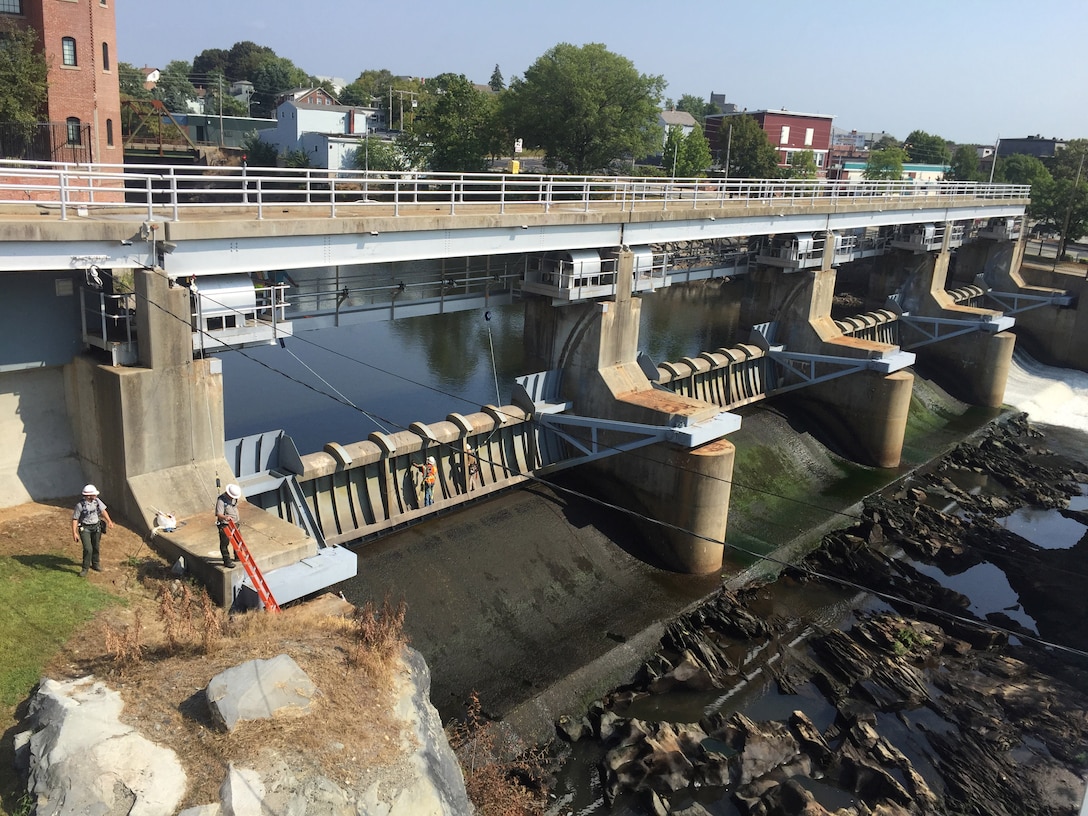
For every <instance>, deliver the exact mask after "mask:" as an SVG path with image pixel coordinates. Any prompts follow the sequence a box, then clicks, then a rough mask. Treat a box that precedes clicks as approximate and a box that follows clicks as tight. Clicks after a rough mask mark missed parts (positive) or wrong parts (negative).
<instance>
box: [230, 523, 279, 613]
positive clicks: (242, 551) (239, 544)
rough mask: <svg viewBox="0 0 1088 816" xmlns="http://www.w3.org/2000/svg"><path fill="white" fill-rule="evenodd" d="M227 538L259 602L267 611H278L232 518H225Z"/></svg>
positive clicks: (269, 590) (270, 591)
mask: <svg viewBox="0 0 1088 816" xmlns="http://www.w3.org/2000/svg"><path fill="white" fill-rule="evenodd" d="M226 530H227V538H228V539H230V543H231V544H232V545H234V551H235V552H236V553H237V554H238V560H239V561H241V562H242V566H243V567H245V568H246V574H247V575H248V576H249V580H251V581H252V582H253V586H254V587H255V588H256V590H257V597H259V598H260V599H261V603H263V604H264V608H265V609H267V610H268V611H269V612H279V611H280V605H279V604H278V603H276V599H275V598H273V597H272V590H271V589H269V588H268V584H266V583H265V580H264V576H263V575H261V570H260V569H259V568H258V567H257V562H256V561H254V560H253V556H252V555H251V554H250V552H249V547H247V546H246V543H245V542H244V541H242V533H241V531H240V530H239V529H238V525H236V524H235V523H234V519H227V526H226Z"/></svg>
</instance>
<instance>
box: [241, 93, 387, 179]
mask: <svg viewBox="0 0 1088 816" xmlns="http://www.w3.org/2000/svg"><path fill="white" fill-rule="evenodd" d="M373 113H374V111H373V109H371V108H361V107H354V106H351V105H335V104H327V103H326V102H324V101H322V102H320V103H312V102H297V101H295V100H294V99H290V98H288V99H285V100H284V101H283V102H282V103H280V105H279V107H277V108H276V128H275V130H271V131H268V132H266V133H262V134H261V139H262V140H263V141H265V142H268V143H270V144H273V145H275V146H276V149H277V150H278V151H279V152H280V153H286V152H287V151H288V150H301V151H303V152H304V153H305V154H306V155H307V156H309V158H310V164H311V166H313V167H324V168H328V169H330V170H344V169H352V167H353V165H352V164H351V162H350V160H351V157H352V155H353V154H354V152H355V150H356V149H357V148H359V147H361V146H362V145H363V143H364V140H365V139H366V138H367V134H368V133H369V132H370V130H371V127H370V117H371V116H372V115H373Z"/></svg>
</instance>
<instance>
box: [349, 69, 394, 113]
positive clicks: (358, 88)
mask: <svg viewBox="0 0 1088 816" xmlns="http://www.w3.org/2000/svg"><path fill="white" fill-rule="evenodd" d="M392 87H393V74H392V72H391V71H388V70H386V69H385V68H379V69H371V70H367V71H363V72H362V73H361V74H359V76H358V77H357V78H356V79H355V81H354V82H352V83H350V84H349V85H346V86H345V87H343V88H341V89H340V101H341V102H342V103H343V104H345V105H361V106H363V107H369V106H370V105H373V104H374V102H375V100H376V101H377V102H378V104H379V105H382V104H384V103H385V102H386V100H387V99H388V96H389V89H390V88H392Z"/></svg>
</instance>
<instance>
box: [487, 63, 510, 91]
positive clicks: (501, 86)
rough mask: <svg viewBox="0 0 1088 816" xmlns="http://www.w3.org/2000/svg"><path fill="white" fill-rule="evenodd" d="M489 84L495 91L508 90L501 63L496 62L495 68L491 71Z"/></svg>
mask: <svg viewBox="0 0 1088 816" xmlns="http://www.w3.org/2000/svg"><path fill="white" fill-rule="evenodd" d="M487 85H488V87H489V88H491V90H493V91H494V92H495V93H498V92H499V91H504V90H506V81H505V80H504V79H503V78H502V71H500V70H499V64H498V63H497V62H496V63H495V70H494V71H492V72H491V79H489V80H488V81H487Z"/></svg>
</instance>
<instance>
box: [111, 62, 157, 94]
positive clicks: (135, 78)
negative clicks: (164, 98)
mask: <svg viewBox="0 0 1088 816" xmlns="http://www.w3.org/2000/svg"><path fill="white" fill-rule="evenodd" d="M117 82H118V85H119V86H120V90H121V96H122V98H125V99H150V98H151V91H149V90H148V89H147V88H145V87H144V75H143V74H142V73H141V72H140V69H139V68H137V67H136V66H135V65H129V64H128V63H127V62H119V63H117Z"/></svg>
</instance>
